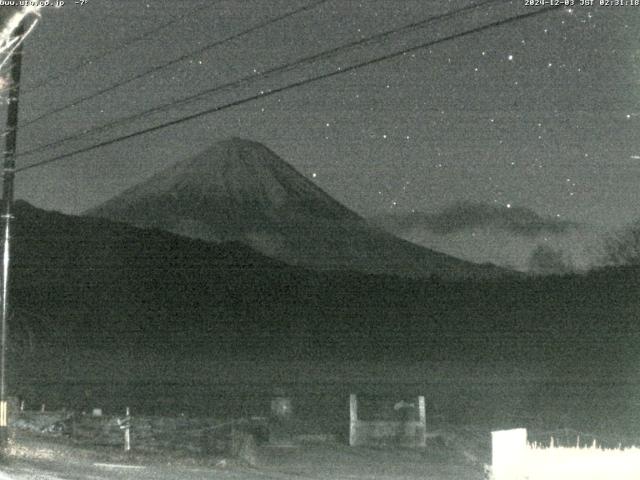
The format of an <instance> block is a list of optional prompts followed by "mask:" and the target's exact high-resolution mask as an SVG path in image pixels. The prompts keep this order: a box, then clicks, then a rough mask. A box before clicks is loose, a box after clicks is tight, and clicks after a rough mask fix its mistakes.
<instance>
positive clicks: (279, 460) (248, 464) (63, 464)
mask: <svg viewBox="0 0 640 480" xmlns="http://www.w3.org/2000/svg"><path fill="white" fill-rule="evenodd" d="M478 434H479V432H475V433H474V434H470V432H466V434H465V432H456V433H453V432H452V433H449V434H447V435H442V436H439V437H436V438H433V439H430V440H429V441H428V445H427V448H425V449H401V448H394V447H349V446H348V445H347V444H345V443H343V442H340V441H336V440H329V441H322V442H314V443H309V442H295V443H294V444H291V445H288V446H274V445H269V444H264V445H258V446H255V445H254V446H252V447H251V448H250V451H248V452H241V454H240V455H239V456H238V457H236V458H227V457H225V456H224V455H216V456H209V457H207V456H203V455H188V454H184V453H181V454H179V455H178V454H175V453H171V452H144V453H140V452H136V451H135V450H134V451H133V452H130V453H124V452H122V451H120V450H119V449H116V448H114V447H102V448H96V447H85V446H79V445H77V444H74V443H73V442H71V441H69V439H67V438H64V437H51V436H46V435H41V434H35V433H33V432H26V431H20V432H17V433H16V434H15V435H14V437H13V440H12V448H11V456H10V457H9V458H7V459H6V460H5V462H4V463H3V464H2V465H0V480H2V479H5V478H11V479H21V480H22V479H25V480H26V479H28V480H56V479H80V478H83V479H116V478H117V479H120V478H122V479H147V478H149V479H152V478H153V479H160V480H164V479H174V478H175V479H178V478H181V479H185V480H191V479H218V478H219V479H249V480H253V479H265V478H268V479H269V478H270V479H294V478H295V479H298V480H304V479H322V480H325V479H326V480H329V479H350V480H359V479H394V480H395V479H398V480H399V479H403V480H411V479H418V478H419V479H423V480H424V479H432V480H481V479H483V478H485V476H484V465H485V463H486V460H487V455H488V452H487V450H486V447H485V446H484V445H482V444H480V443H475V444H474V443H473V442H472V441H469V438H473V436H474V435H478ZM461 435H464V438H466V441H461V439H462V438H463V437H462V436H461ZM465 443H466V444H465ZM3 475H4V476H3Z"/></svg>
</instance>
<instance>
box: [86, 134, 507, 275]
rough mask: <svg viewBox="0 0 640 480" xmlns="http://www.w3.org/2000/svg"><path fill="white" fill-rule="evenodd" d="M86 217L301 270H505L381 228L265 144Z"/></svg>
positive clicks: (213, 155)
mask: <svg viewBox="0 0 640 480" xmlns="http://www.w3.org/2000/svg"><path fill="white" fill-rule="evenodd" d="M86 215H88V216H93V217H103V218H108V219H111V220H115V221H120V222H125V223H129V224H132V225H135V226H138V227H142V228H158V229H162V230H166V231H169V232H173V233H177V234H179V235H184V236H187V237H191V238H198V239H203V240H207V241H216V242H220V241H239V242H242V243H244V244H246V245H249V246H251V247H252V248H254V249H256V250H258V251H260V252H262V253H263V254H266V255H268V256H271V257H274V258H277V259H280V260H282V261H285V262H287V263H289V264H292V265H303V266H309V267H313V268H319V269H350V270H357V271H363V272H370V273H387V274H394V275H401V276H412V277H425V276H431V275H437V276H441V277H443V278H467V277H486V276H495V275H499V274H502V273H504V272H503V271H501V270H500V269H497V268H495V267H491V266H479V265H474V264H471V263H468V262H464V261H461V260H458V259H455V258H453V257H450V256H447V255H444V254H441V253H438V252H434V251H431V250H428V249H425V248H422V247H419V246H417V245H413V244H411V243H409V242H406V241H404V240H400V239H398V238H396V237H394V236H393V235H391V234H389V233H386V232H384V231H382V230H381V229H377V228H375V227H372V226H370V225H368V224H367V222H366V221H365V220H364V219H363V218H361V217H360V216H359V215H357V214H356V213H354V212H352V211H351V210H349V209H348V208H346V207H344V206H343V205H341V204H340V203H338V202H337V201H335V200H334V199H333V198H331V197H330V196H329V195H327V194H326V193H325V192H323V191H322V190H321V189H320V188H318V187H317V186H316V185H315V184H313V183H312V182H311V181H309V180H308V179H306V178H305V177H304V176H302V175H301V174H299V173H298V172H297V171H296V170H295V169H294V168H293V167H291V166H290V165H289V164H287V163H286V162H285V161H284V160H282V159H281V158H279V157H278V156H277V155H276V154H275V153H273V152H272V151H271V150H269V149H268V148H266V147H265V146H263V145H261V144H258V143H255V142H250V141H247V140H242V139H237V138H234V139H230V140H226V141H222V142H219V143H217V144H216V145H214V146H213V147H212V148H211V149H209V150H207V151H206V152H204V153H202V154H200V155H198V156H196V157H194V158H192V159H189V160H186V161H182V162H179V163H177V164H175V165H173V166H171V167H170V168H168V169H166V170H164V171H162V172H160V173H158V174H156V175H155V176H153V177H151V178H150V179H148V180H147V181H145V182H143V183H141V184H139V185H137V186H134V187H133V188H131V189H129V190H127V191H125V192H124V193H122V194H121V195H118V196H116V197H115V198H113V199H111V200H109V201H107V202H106V203H104V204H102V205H100V206H98V207H96V208H94V209H91V210H89V211H88V212H86Z"/></svg>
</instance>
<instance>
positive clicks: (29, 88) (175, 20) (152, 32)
mask: <svg viewBox="0 0 640 480" xmlns="http://www.w3.org/2000/svg"><path fill="white" fill-rule="evenodd" d="M221 1H222V0H214V1H212V2H210V3H209V4H208V5H206V6H205V7H196V8H194V9H192V10H189V11H188V12H187V13H183V14H182V15H179V16H177V17H175V18H172V19H171V20H169V21H167V22H164V23H162V24H160V25H158V26H156V27H155V28H152V29H150V30H147V31H146V32H144V33H142V34H140V35H138V36H137V37H133V38H130V39H127V40H126V41H125V42H124V43H123V44H121V45H117V46H115V47H113V48H110V49H107V50H105V51H104V52H102V53H99V54H97V55H94V56H91V57H85V58H84V59H82V60H81V61H80V63H79V64H77V65H76V66H75V67H71V68H69V69H67V70H62V71H60V72H58V73H57V74H54V75H53V76H48V77H47V78H45V79H43V80H41V81H40V82H37V83H36V84H35V85H27V86H26V88H25V90H26V92H31V91H33V90H37V89H39V88H42V87H44V86H46V85H49V84H50V83H51V82H54V81H56V80H59V79H61V78H62V77H65V76H67V75H69V74H71V73H75V72H77V71H78V70H82V69H83V68H84V67H86V66H88V65H91V64H92V63H94V62H97V61H98V60H102V59H103V58H105V57H108V56H109V55H111V54H112V53H115V52H118V51H120V50H124V49H125V48H128V47H129V46H131V45H133V44H134V43H138V42H140V41H142V40H144V39H146V38H148V37H151V36H153V35H155V34H156V33H158V32H161V31H162V30H164V29H165V28H167V27H169V26H171V25H173V24H175V23H178V22H180V21H182V20H183V19H185V18H187V17H189V16H191V15H193V14H194V13H195V12H197V11H200V10H203V9H208V8H211V7H214V6H216V4H218V3H220V2H221Z"/></svg>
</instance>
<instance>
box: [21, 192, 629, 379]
mask: <svg viewBox="0 0 640 480" xmlns="http://www.w3.org/2000/svg"><path fill="white" fill-rule="evenodd" d="M14 232H15V234H14V238H15V242H14V252H15V257H14V258H15V260H14V264H13V265H14V266H13V279H14V281H13V283H12V298H13V304H14V306H15V316H14V318H13V319H12V323H11V325H12V327H11V328H12V331H13V333H14V335H18V336H19V337H20V336H22V337H24V333H25V332H26V331H30V332H31V335H32V336H34V337H35V344H37V345H45V346H47V347H46V348H47V349H50V350H51V352H58V353H59V354H62V355H65V356H68V355H73V352H74V351H79V350H84V349H92V350H96V351H97V350H105V351H109V352H135V354H136V355H144V352H155V354H161V355H165V354H167V355H170V354H176V355H177V354H180V355H187V356H189V355H201V356H204V357H207V358H260V359H266V358H283V359H293V358H295V359H304V358H343V359H348V360H350V361H351V360H357V359H361V360H372V359H400V360H412V361H413V360H433V359H436V360H443V359H445V360H452V359H456V360H464V359H466V360H471V359H490V360H491V359H493V360H496V359H500V360H509V361H514V362H516V361H521V362H522V361H524V362H530V361H534V360H535V359H538V360H539V359H563V358H580V357H584V358H589V359H590V360H594V361H597V360H598V359H602V360H603V361H606V362H616V361H617V360H618V359H628V358H630V357H629V355H636V356H637V354H638V351H639V350H640V347H639V346H638V345H640V338H639V337H640V335H639V333H640V327H639V326H638V325H637V321H636V317H637V311H638V310H639V308H640V307H639V300H638V292H639V291H640V289H639V288H638V287H639V286H640V282H639V279H640V275H639V273H640V269H639V268H638V267H624V268H615V269H614V268H610V269H603V270H599V271H595V272H591V273H589V274H585V275H566V276H550V277H545V278H539V279H534V278H503V279H496V280H490V281H458V282H451V281H445V280H443V279H438V278H432V279H430V280H424V279H407V278H401V277H394V276H386V275H369V274H362V273H358V272H350V271H344V270H343V271H321V272H318V271H313V270H308V269H304V268H298V267H291V266H289V265H286V264H284V263H281V262H278V261H275V260H272V259H270V258H267V257H265V256H262V255H260V254H258V253H255V252H253V251H252V250H250V249H249V248H248V247H246V246H244V245H242V244H238V243H228V244H221V245H217V244H212V243H210V242H203V241H198V240H192V239H188V238H184V237H180V236H177V235H173V234H170V233H166V232H162V231H158V230H143V229H138V228H135V227H131V226H128V225H124V224H117V223H113V222H110V221H107V220H104V219H95V218H87V217H74V216H67V215H63V214H59V213H53V212H44V211H42V210H39V209H36V208H33V207H31V206H29V205H28V204H26V203H23V202H20V203H19V204H18V205H17V206H16V221H15V229H14ZM20 341H22V342H23V343H22V345H23V344H24V341H23V340H16V342H18V343H16V344H17V345H21V343H20ZM26 351H28V349H22V350H21V351H20V352H18V353H20V354H24V353H25V352H26ZM633 358H636V357H633ZM622 367H623V366H622V365H620V366H618V368H622Z"/></svg>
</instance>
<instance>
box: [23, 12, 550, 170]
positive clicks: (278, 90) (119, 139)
mask: <svg viewBox="0 0 640 480" xmlns="http://www.w3.org/2000/svg"><path fill="white" fill-rule="evenodd" d="M558 8H561V7H559V6H547V7H543V8H540V9H538V10H535V11H532V12H527V13H523V14H520V15H516V16H514V17H509V18H506V19H503V20H496V21H494V22H491V23H488V24H485V25H481V26H479V27H475V28H472V29H470V30H466V31H464V32H460V33H455V34H452V35H448V36H446V37H443V38H439V39H437V40H432V41H429V42H425V43H422V44H419V45H416V46H413V47H409V48H405V49H403V50H400V51H397V52H394V53H389V54H386V55H383V56H380V57H377V58H373V59H370V60H366V61H363V62H360V63H356V64H353V65H349V66H348V67H344V68H340V69H338V70H335V71H332V72H328V73H325V74H322V75H317V76H314V77H309V78H306V79H303V80H299V81H296V82H293V83H290V84H288V85H284V86H282V87H278V88H275V89H272V90H269V91H265V92H261V93H259V94H257V95H252V96H249V97H245V98H243V99H240V100H235V101H233V102H229V103H226V104H223V105H219V106H217V107H213V108H209V109H207V110H203V111H201V112H197V113H193V114H191V115H187V116H185V117H182V118H179V119H176V120H171V121H169V122H165V123H162V124H159V125H155V126H153V127H148V128H145V129H142V130H139V131H137V132H133V133H129V134H126V135H122V136H120V137H116V138H112V139H109V140H105V141H103V142H100V143H97V144H95V145H91V146H88V147H83V148H80V149H77V150H74V151H72V152H68V153H65V154H62V155H58V156H55V157H52V158H50V159H47V160H42V161H40V162H36V163H33V164H31V165H27V166H25V167H21V168H17V169H16V173H17V172H22V171H25V170H30V169H32V168H36V167H40V166H43V165H47V164H50V163H54V162H58V161H61V160H64V159H66V158H69V157H72V156H74V155H78V154H81V153H86V152H90V151H92V150H97V149H98V148H102V147H106V146H108V145H112V144H114V143H118V142H122V141H124V140H128V139H130V138H135V137H138V136H140V135H145V134H147V133H152V132H155V131H158V130H162V129H164V128H168V127H171V126H174V125H178V124H181V123H184V122H188V121H190V120H193V119H196V118H199V117H203V116H206V115H210V114H212V113H217V112H220V111H222V110H226V109H228V108H232V107H236V106H239V105H242V104H244V103H248V102H251V101H254V100H258V99H261V98H266V97H269V96H271V95H275V94H277V93H281V92H284V91H286V90H291V89H293V88H298V87H301V86H304V85H308V84H311V83H315V82H318V81H320V80H325V79H327V78H331V77H335V76H337V75H344V74H345V73H349V72H351V71H354V70H357V69H359V68H363V67H367V66H370V65H374V64H377V63H381V62H384V61H386V60H391V59H393V58H397V57H400V56H402V55H404V54H406V53H410V52H414V51H417V50H421V49H424V48H427V47H430V46H433V45H437V44H440V43H444V42H447V41H450V40H455V39H457V38H462V37H466V36H468V35H472V34H474V33H479V32H482V31H485V30H488V29H490V28H494V27H499V26H502V25H506V24H508V23H511V22H515V21H518V20H523V19H525V18H531V17H534V16H537V15H541V14H543V13H546V12H548V11H551V10H556V9H558Z"/></svg>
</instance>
